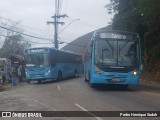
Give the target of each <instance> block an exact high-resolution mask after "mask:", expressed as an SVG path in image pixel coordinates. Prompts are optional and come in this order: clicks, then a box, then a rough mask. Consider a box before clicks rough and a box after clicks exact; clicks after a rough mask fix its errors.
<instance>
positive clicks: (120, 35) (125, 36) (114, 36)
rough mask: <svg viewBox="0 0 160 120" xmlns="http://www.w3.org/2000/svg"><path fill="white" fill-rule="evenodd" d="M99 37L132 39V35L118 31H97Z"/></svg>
mask: <svg viewBox="0 0 160 120" xmlns="http://www.w3.org/2000/svg"><path fill="white" fill-rule="evenodd" d="M99 37H100V38H111V39H122V40H125V39H133V35H129V34H119V33H99Z"/></svg>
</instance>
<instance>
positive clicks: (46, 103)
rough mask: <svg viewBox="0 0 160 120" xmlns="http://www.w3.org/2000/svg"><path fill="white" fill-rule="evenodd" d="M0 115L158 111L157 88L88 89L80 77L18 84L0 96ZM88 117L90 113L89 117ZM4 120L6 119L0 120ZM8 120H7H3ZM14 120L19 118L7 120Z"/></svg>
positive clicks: (143, 85)
mask: <svg viewBox="0 0 160 120" xmlns="http://www.w3.org/2000/svg"><path fill="white" fill-rule="evenodd" d="M0 111H160V86H159V85H155V84H149V83H141V84H140V85H139V86H129V88H128V89H123V88H121V87H117V86H112V87H109V86H98V87H97V88H91V87H90V86H89V85H88V83H86V82H84V78H83V77H78V78H72V79H67V80H63V81H60V82H52V81H47V82H44V83H42V84H37V83H36V82H33V83H31V84H27V83H25V82H24V83H21V84H20V85H18V86H16V87H13V89H11V90H8V91H4V92H0ZM89 114H90V113H89ZM1 119H2V118H0V120H1ZM3 119H6V118H3ZM7 119H8V118H7ZM10 119H13V120H17V119H20V118H10ZM21 119H24V120H25V119H26V120H28V119H33V120H36V119H37V120H39V119H43V120H74V119H76V120H81V119H84V120H119V119H120V120H135V119H140V120H152V119H153V120H155V119H156V120H159V119H160V118H156V117H142V118H141V117H138V118H137V117H136V118H135V117H132V118H131V117H110V118H108V117H96V116H94V115H93V117H86V118H84V117H61V118H60V117H54V118H51V117H50V118H21Z"/></svg>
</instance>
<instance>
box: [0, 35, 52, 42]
mask: <svg viewBox="0 0 160 120" xmlns="http://www.w3.org/2000/svg"><path fill="white" fill-rule="evenodd" d="M0 36H2V37H10V36H6V35H2V34H0ZM21 41H25V42H29V43H36V44H52V43H40V42H33V41H28V40H21Z"/></svg>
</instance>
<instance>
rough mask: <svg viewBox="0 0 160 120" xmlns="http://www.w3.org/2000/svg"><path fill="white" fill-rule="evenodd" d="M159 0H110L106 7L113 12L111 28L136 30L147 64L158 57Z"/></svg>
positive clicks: (151, 63)
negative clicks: (146, 57)
mask: <svg viewBox="0 0 160 120" xmlns="http://www.w3.org/2000/svg"><path fill="white" fill-rule="evenodd" d="M159 6H160V0H111V3H110V4H108V5H107V6H106V7H107V9H108V11H109V13H114V14H115V15H114V18H113V21H112V28H113V29H114V30H126V31H133V32H137V33H139V35H140V38H141V44H142V52H143V55H147V56H148V58H149V59H148V60H147V65H151V66H153V63H154V62H155V61H158V60H159V59H160V34H159V33H160V7H159ZM150 68H151V67H150Z"/></svg>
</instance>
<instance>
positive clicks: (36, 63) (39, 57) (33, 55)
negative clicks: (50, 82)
mask: <svg viewBox="0 0 160 120" xmlns="http://www.w3.org/2000/svg"><path fill="white" fill-rule="evenodd" d="M25 62H26V67H25V72H26V79H27V82H28V83H30V81H38V82H39V83H40V82H41V81H43V80H46V79H55V80H62V79H63V78H65V77H69V76H75V77H76V76H78V75H80V74H81V73H82V57H81V55H79V54H76V53H73V52H69V51H63V50H57V49H54V48H47V47H42V48H31V49H26V50H25Z"/></svg>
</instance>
